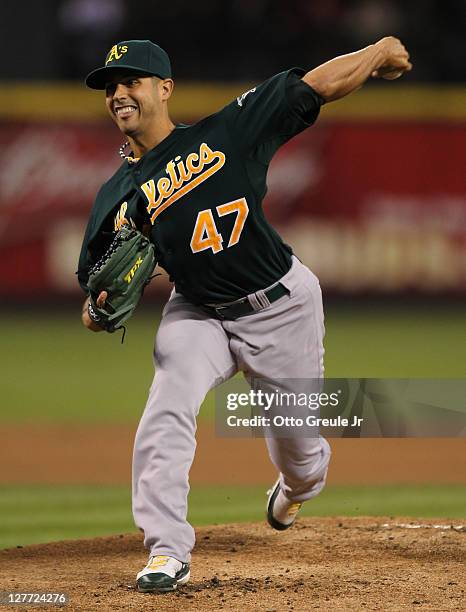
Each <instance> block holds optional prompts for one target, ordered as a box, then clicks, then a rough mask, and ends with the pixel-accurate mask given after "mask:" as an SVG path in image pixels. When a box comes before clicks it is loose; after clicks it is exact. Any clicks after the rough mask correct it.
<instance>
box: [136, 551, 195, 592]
mask: <svg viewBox="0 0 466 612" xmlns="http://www.w3.org/2000/svg"><path fill="white" fill-rule="evenodd" d="M190 575H191V572H190V570H189V563H182V562H181V561H178V560H177V559H174V558H173V557H167V556H165V555H156V556H155V557H151V558H150V559H149V563H148V564H147V565H146V567H145V568H144V569H143V570H141V571H140V572H139V573H138V575H137V576H136V584H137V588H138V591H140V592H141V593H170V592H171V591H175V590H176V588H177V587H178V585H180V584H186V583H187V582H188V580H189V576H190Z"/></svg>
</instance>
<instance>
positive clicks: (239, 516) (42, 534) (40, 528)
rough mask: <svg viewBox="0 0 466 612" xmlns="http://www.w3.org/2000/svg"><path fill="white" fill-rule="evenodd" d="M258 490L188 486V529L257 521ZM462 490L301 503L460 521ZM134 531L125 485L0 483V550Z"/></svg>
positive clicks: (346, 492)
mask: <svg viewBox="0 0 466 612" xmlns="http://www.w3.org/2000/svg"><path fill="white" fill-rule="evenodd" d="M265 501H266V493H265V487H260V486H256V487H195V488H194V489H193V490H192V491H191V495H190V515H189V519H190V521H191V522H192V523H193V525H209V524H221V523H228V522H241V521H260V520H263V518H264V504H265ZM465 508H466V487H462V486H459V485H455V486H453V485H422V486H421V485H399V486H397V485H390V486H379V487H374V486H371V487H363V486H329V487H328V488H327V489H325V490H324V492H323V493H322V494H321V495H320V496H319V497H317V498H315V499H314V500H312V501H311V502H309V503H307V504H305V505H304V506H303V510H302V514H303V515H304V516H361V515H368V516H412V517H418V518H419V517H420V518H429V517H435V518H445V519H447V518H448V519H461V518H463V519H464V518H465ZM131 531H136V530H135V527H134V525H133V522H132V517H131V502H130V490H129V487H123V486H84V485H83V486H75V485H73V486H60V487H57V486H53V487H52V486H19V485H14V486H11V485H9V486H3V487H2V489H1V492H0V548H8V547H13V546H18V545H22V546H25V545H27V544H33V543H39V542H49V541H53V540H62V539H71V538H82V537H94V536H98V535H110V534H116V533H127V532H131Z"/></svg>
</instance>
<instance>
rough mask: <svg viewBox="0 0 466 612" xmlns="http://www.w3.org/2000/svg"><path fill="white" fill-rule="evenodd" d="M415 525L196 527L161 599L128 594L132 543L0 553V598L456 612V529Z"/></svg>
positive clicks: (110, 604)
mask: <svg viewBox="0 0 466 612" xmlns="http://www.w3.org/2000/svg"><path fill="white" fill-rule="evenodd" d="M420 523H421V524H420V525H416V524H415V523H413V522H412V521H411V522H409V521H408V520H407V521H406V522H404V521H402V520H400V519H393V518H391V519H390V518H387V519H381V518H357V519H349V518H341V519H335V518H332V519H320V518H319V519H317V518H311V519H304V518H302V519H300V521H299V523H298V524H296V525H295V526H294V527H293V528H292V529H290V530H289V531H287V532H284V533H278V532H274V531H272V530H271V529H270V528H268V527H267V526H265V525H264V524H249V525H248V524H235V525H218V526H213V527H205V528H199V529H197V546H196V549H195V551H194V554H193V560H192V573H191V581H190V583H189V584H188V585H186V586H185V587H182V588H180V589H179V590H178V591H177V592H175V593H171V594H168V595H152V594H142V593H137V592H136V591H135V589H134V577H135V574H136V572H137V571H139V570H140V569H141V568H142V566H143V565H144V564H145V562H146V555H145V552H144V550H143V548H142V538H141V536H140V535H136V534H130V535H121V536H112V537H107V538H96V539H93V540H79V541H69V542H57V543H51V544H46V545H40V546H28V547H24V548H20V549H9V550H3V551H0V576H1V579H0V580H1V584H0V590H2V591H7V590H8V591H22V592H24V591H26V592H33V591H50V592H57V591H64V592H67V593H68V594H69V596H70V604H69V606H67V607H66V608H65V609H66V610H89V611H94V610H137V611H140V610H158V611H160V610H163V611H171V610H173V611H175V610H176V611H178V610H197V611H203V610H235V611H238V610H242V611H243V612H250V611H255V610H261V611H267V610H268V611H269V612H271V611H276V612H282V611H283V610H285V611H287V610H313V609H320V610H325V611H328V610H345V611H347V610H357V611H358V612H359V611H361V610H384V611H385V610H412V609H414V610H417V609H423V610H458V609H461V608H462V605H463V604H462V603H461V602H462V601H463V602H464V590H463V589H464V585H462V578H464V574H463V570H464V566H463V565H462V564H463V563H464V561H465V560H466V554H465V553H466V551H465V547H464V537H465V528H464V527H462V526H460V525H458V524H457V523H458V522H456V523H453V524H448V522H446V521H445V520H443V521H438V523H441V524H439V525H436V524H435V521H420ZM413 525H414V528H413ZM27 608H28V609H34V610H36V609H45V608H42V607H37V606H30V607H29V606H27ZM3 609H11V610H18V609H21V607H20V606H15V607H12V608H3ZM23 609H24V608H23ZM47 609H49V610H50V607H48V608H47Z"/></svg>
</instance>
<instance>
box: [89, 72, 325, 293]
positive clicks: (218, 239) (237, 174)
mask: <svg viewBox="0 0 466 612" xmlns="http://www.w3.org/2000/svg"><path fill="white" fill-rule="evenodd" d="M303 74H304V71H303V70H300V69H292V70H289V71H286V72H282V73H280V74H278V75H276V76H274V77H272V78H271V79H269V80H268V81H266V82H264V83H263V84H261V85H259V86H257V87H255V88H253V89H251V90H250V91H247V92H245V93H244V94H243V95H241V96H239V97H238V98H237V99H236V100H234V101H233V102H231V103H230V104H228V105H227V106H225V107H224V108H223V109H222V110H221V111H219V112H218V113H216V114H214V115H211V116H209V117H207V118H205V119H203V120H201V121H199V122H198V123H196V124H194V125H190V126H186V125H177V126H176V128H175V129H174V130H173V131H172V132H171V133H170V135H169V136H167V138H165V139H164V140H163V141H162V142H161V143H159V144H158V145H157V146H156V147H155V148H154V149H152V150H151V151H149V152H147V153H146V154H145V155H144V156H143V157H142V158H141V159H140V160H139V161H137V162H133V163H130V162H128V161H125V162H124V163H123V165H122V166H121V167H120V168H119V170H118V171H117V172H116V173H115V175H114V176H113V177H112V178H111V179H110V180H109V181H108V182H107V183H105V185H103V187H102V188H101V189H100V191H99V193H98V195H97V198H96V201H95V203H94V206H93V209H92V212H91V216H90V219H89V223H88V226H87V230H86V234H85V237H84V242H83V246H82V250H81V256H80V261H79V269H78V278H79V281H80V283H81V286H82V287H83V289H84V290H85V291H87V279H88V270H89V268H90V267H91V266H92V264H93V263H94V262H95V261H96V260H97V259H98V258H99V257H100V256H101V255H102V254H103V252H105V250H106V249H107V247H108V245H109V242H110V241H111V233H112V232H113V231H115V230H118V229H119V228H121V226H122V225H125V224H130V225H133V226H135V227H137V228H138V229H142V228H143V227H144V226H146V227H147V226H148V227H150V238H151V241H152V242H153V243H154V245H155V251H156V257H157V261H158V263H159V265H160V266H161V267H162V268H164V269H165V270H166V271H167V272H168V274H169V275H170V280H172V281H173V282H174V283H175V287H176V290H177V291H178V292H179V293H181V294H183V295H184V296H185V297H186V298H187V299H188V300H190V301H191V302H193V303H194V304H208V303H222V302H230V301H234V300H236V299H238V298H241V297H244V296H246V295H248V294H249V293H252V292H255V291H258V290H260V289H263V288H265V287H268V286H269V285H271V284H273V283H274V282H275V281H277V280H278V279H279V278H281V277H282V276H283V275H284V274H286V272H287V271H288V270H289V268H290V266H291V254H292V250H291V248H290V247H289V246H288V245H286V244H285V243H284V242H283V241H282V239H281V238H280V236H279V235H278V233H277V232H276V231H275V230H274V229H273V228H272V227H271V225H270V224H269V223H268V222H267V220H266V218H265V216H264V212H263V209H262V200H263V198H264V196H265V194H266V190H267V188H266V176H267V169H268V166H269V163H270V161H271V159H272V157H273V155H274V153H275V152H276V151H277V149H278V148H279V147H280V146H281V145H282V144H284V143H285V142H286V141H287V140H289V139H290V138H291V137H292V136H294V135H295V134H298V133H299V132H301V131H302V130H303V129H305V128H306V127H308V126H309V125H311V124H312V123H313V122H314V121H315V120H316V118H317V116H318V114H319V110H320V106H321V104H322V103H323V99H322V98H321V97H320V96H319V95H318V94H317V93H316V92H314V91H313V89H312V88H311V87H309V86H308V85H307V84H306V83H304V82H303V81H302V80H301V77H302V76H303Z"/></svg>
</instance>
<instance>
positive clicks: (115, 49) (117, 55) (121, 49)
mask: <svg viewBox="0 0 466 612" xmlns="http://www.w3.org/2000/svg"><path fill="white" fill-rule="evenodd" d="M118 51H119V53H118ZM127 51H128V46H127V45H121V46H120V47H119V46H118V45H113V47H112V48H111V49H110V52H109V54H108V55H107V60H106V61H105V65H107V64H109V63H110V62H113V60H114V59H117V60H119V59H121V57H122V56H123V54H124V53H126V52H127Z"/></svg>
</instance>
